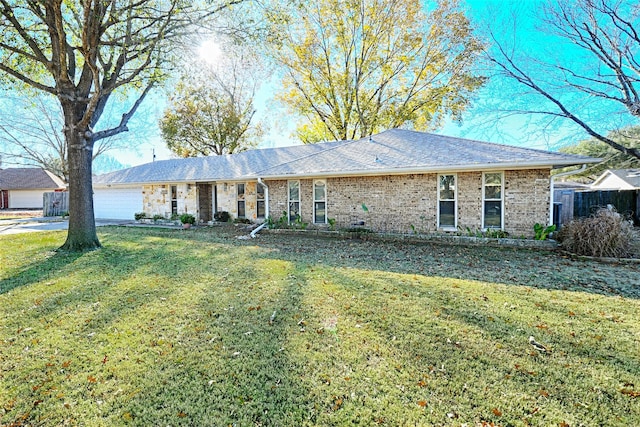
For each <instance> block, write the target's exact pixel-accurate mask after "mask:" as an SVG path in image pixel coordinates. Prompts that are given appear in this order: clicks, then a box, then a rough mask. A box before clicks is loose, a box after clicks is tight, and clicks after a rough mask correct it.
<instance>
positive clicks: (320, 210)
mask: <svg viewBox="0 0 640 427" xmlns="http://www.w3.org/2000/svg"><path fill="white" fill-rule="evenodd" d="M313 222H314V223H315V224H326V223H327V182H326V181H325V180H323V179H319V180H316V181H313Z"/></svg>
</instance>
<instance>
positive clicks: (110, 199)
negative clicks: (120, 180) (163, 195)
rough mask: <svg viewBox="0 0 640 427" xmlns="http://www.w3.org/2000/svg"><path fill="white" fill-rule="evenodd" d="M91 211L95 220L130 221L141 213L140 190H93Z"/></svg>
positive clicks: (132, 188)
mask: <svg viewBox="0 0 640 427" xmlns="http://www.w3.org/2000/svg"><path fill="white" fill-rule="evenodd" d="M93 210H94V212H95V217H96V218H102V219H130V220H133V215H134V214H135V213H136V212H142V210H143V209H142V188H141V187H118V188H94V190H93Z"/></svg>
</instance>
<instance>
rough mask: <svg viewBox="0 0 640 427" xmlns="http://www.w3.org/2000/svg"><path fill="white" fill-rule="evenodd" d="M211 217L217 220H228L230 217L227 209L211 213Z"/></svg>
mask: <svg viewBox="0 0 640 427" xmlns="http://www.w3.org/2000/svg"><path fill="white" fill-rule="evenodd" d="M213 219H215V220H216V221H218V222H229V220H230V219H231V215H229V212H227V211H218V212H216V213H215V214H213Z"/></svg>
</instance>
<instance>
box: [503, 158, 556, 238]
mask: <svg viewBox="0 0 640 427" xmlns="http://www.w3.org/2000/svg"><path fill="white" fill-rule="evenodd" d="M549 176H550V171H549V170H548V169H542V170H540V169H535V170H519V171H506V172H505V174H504V181H505V190H504V193H505V195H504V223H505V230H507V231H508V232H509V233H510V234H512V235H514V236H519V235H525V236H527V237H531V236H532V235H533V226H534V224H535V223H536V222H539V223H540V224H548V222H549V203H550V200H549V199H550V193H549V191H550V182H549Z"/></svg>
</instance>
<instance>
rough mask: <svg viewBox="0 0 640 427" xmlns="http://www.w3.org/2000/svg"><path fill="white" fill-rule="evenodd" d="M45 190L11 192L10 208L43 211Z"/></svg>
mask: <svg viewBox="0 0 640 427" xmlns="http://www.w3.org/2000/svg"><path fill="white" fill-rule="evenodd" d="M43 192H44V190H9V208H11V209H34V208H36V209H42V193H43Z"/></svg>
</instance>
